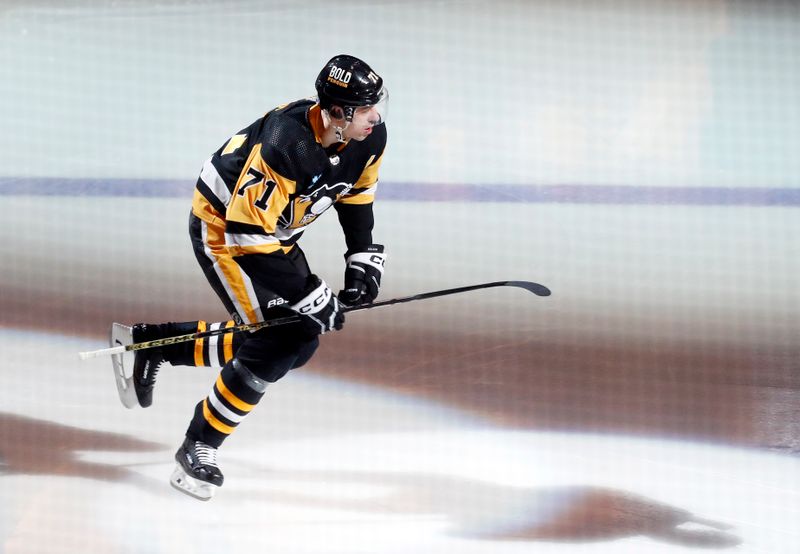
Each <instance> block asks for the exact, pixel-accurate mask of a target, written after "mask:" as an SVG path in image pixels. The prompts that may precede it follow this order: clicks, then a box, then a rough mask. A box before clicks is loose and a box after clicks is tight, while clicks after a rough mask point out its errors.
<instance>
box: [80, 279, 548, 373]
mask: <svg viewBox="0 0 800 554" xmlns="http://www.w3.org/2000/svg"><path fill="white" fill-rule="evenodd" d="M492 287H518V288H522V289H525V290H527V291H528V292H532V293H533V294H535V295H536V296H550V289H548V288H547V287H546V286H544V285H540V284H539V283H533V282H531V281H494V282H492V283H481V284H479V285H469V286H466V287H457V288H453V289H443V290H437V291H433V292H423V293H421V294H415V295H413V296H404V297H402V298H393V299H391V300H383V301H381V302H373V303H372V304H361V305H358V306H345V307H344V308H342V312H344V313H349V312H358V311H361V310H371V309H373V308H383V307H386V306H393V305H395V304H403V303H405V302H414V301H416V300H426V299H428V298H437V297H439V296H448V295H450V294H458V293H461V292H468V291H472V290H479V289H488V288H492ZM296 321H299V317H298V316H287V317H280V318H277V319H269V320H266V321H259V322H257V323H245V324H242V325H236V326H234V327H222V328H219V329H213V330H211V331H202V332H200V333H190V334H188V335H178V336H176V337H166V338H163V339H156V340H150V341H145V342H138V343H134V344H126V345H123V346H115V347H113V348H103V349H101V350H92V351H89V352H79V353H78V356H79V357H80V359H81V360H88V359H89V358H97V357H100V356H107V355H114V354H122V353H124V352H131V351H134V350H144V349H145V348H155V347H158V346H167V345H169V344H176V343H179V342H187V341H190V340H197V339H203V338H206V337H213V336H216V335H222V334H225V333H240V332H243V331H257V330H259V329H264V328H265V327H275V326H277V325H285V324H287V323H294V322H296Z"/></svg>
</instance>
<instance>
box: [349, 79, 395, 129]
mask: <svg viewBox="0 0 800 554" xmlns="http://www.w3.org/2000/svg"><path fill="white" fill-rule="evenodd" d="M373 109H374V110H375V112H377V114H378V118H379V119H378V122H377V123H375V125H380V124H381V123H386V117H387V116H388V114H389V89H387V88H386V87H381V90H380V91H378V101H377V102H376V103H374V104H365V105H363V106H356V107H355V111H356V112H365V111H370V110H373Z"/></svg>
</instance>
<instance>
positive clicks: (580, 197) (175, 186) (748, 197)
mask: <svg viewBox="0 0 800 554" xmlns="http://www.w3.org/2000/svg"><path fill="white" fill-rule="evenodd" d="M193 191H194V181H193V180H191V179H187V180H186V181H180V180H175V179H119V178H116V179H98V178H86V179H79V178H68V179H65V178H57V177H0V196H12V195H13V196H87V197H92V196H101V197H105V196H111V197H114V196H116V197H153V198H181V197H183V198H186V201H187V204H188V203H189V202H190V201H191V198H192V193H193ZM378 198H379V200H389V201H399V200H403V201H409V202H505V203H518V204H519V203H522V204H610V205H685V206H792V207H797V206H800V186H799V187H780V188H760V187H687V186H674V187H663V186H625V185H568V184H565V185H503V184H495V185H469V184H444V183H442V184H436V183H402V182H386V181H381V184H380V187H379V189H378Z"/></svg>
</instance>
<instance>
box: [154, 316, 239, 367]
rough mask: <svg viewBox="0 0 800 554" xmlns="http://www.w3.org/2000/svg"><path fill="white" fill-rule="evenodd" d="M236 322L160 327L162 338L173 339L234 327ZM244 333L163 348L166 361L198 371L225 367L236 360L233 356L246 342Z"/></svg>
mask: <svg viewBox="0 0 800 554" xmlns="http://www.w3.org/2000/svg"><path fill="white" fill-rule="evenodd" d="M234 325H235V323H234V322H233V321H223V322H218V323H211V324H208V323H206V322H205V321H202V320H200V321H188V322H184V323H163V324H161V325H159V331H160V334H161V336H162V337H174V336H178V335H189V334H194V333H202V332H204V331H213V330H215V329H219V328H221V327H233V326H234ZM244 340H245V337H243V336H242V333H225V334H222V335H214V336H211V337H205V338H202V339H197V340H194V341H187V342H180V343H177V344H172V345H169V346H165V347H163V348H162V351H163V353H164V359H166V360H167V361H168V362H169V363H171V364H172V365H188V366H196V367H223V366H224V365H225V364H226V363H228V362H229V361H231V360H232V359H233V355H234V354H235V353H236V350H238V348H239V346H241V344H242V343H243V342H244Z"/></svg>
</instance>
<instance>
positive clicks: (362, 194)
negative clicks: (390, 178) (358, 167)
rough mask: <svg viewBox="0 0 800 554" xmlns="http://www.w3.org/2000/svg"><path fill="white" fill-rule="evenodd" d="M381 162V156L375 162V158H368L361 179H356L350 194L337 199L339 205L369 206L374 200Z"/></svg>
mask: <svg viewBox="0 0 800 554" xmlns="http://www.w3.org/2000/svg"><path fill="white" fill-rule="evenodd" d="M373 160H374V161H373ZM381 162H383V154H381V156H380V158H378V159H377V160H375V156H370V158H369V160H367V163H366V166H365V167H364V171H363V172H362V173H361V177H359V178H358V181H357V182H356V184H355V185H354V186H353V188H352V189H351V190H350V192H349V193H348V194H345V195H344V196H342V197H341V198H340V199H339V202H340V203H341V204H371V203H372V201H373V200H374V199H375V189H376V188H377V186H378V170H379V169H380V167H381Z"/></svg>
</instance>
